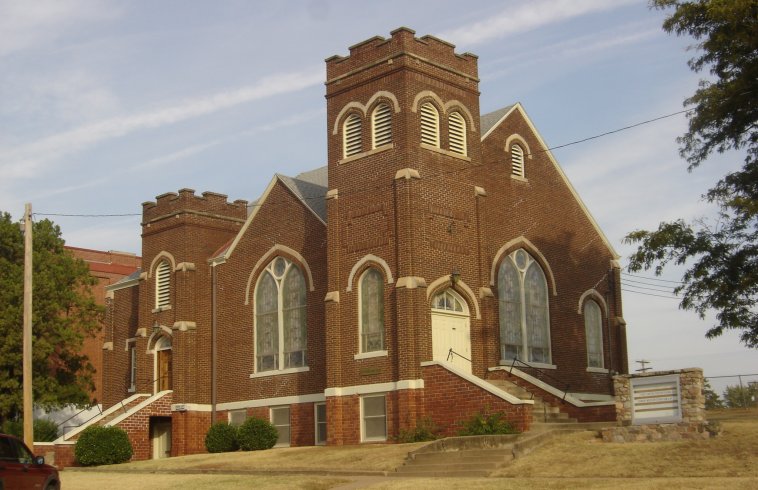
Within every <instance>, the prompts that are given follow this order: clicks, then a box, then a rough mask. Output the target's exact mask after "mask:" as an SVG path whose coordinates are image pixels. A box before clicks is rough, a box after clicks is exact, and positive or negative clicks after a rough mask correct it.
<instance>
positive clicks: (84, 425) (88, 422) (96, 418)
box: [53, 393, 150, 444]
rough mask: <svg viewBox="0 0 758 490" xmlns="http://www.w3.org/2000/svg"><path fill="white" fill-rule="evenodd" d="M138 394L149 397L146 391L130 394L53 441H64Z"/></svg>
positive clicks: (126, 403)
mask: <svg viewBox="0 0 758 490" xmlns="http://www.w3.org/2000/svg"><path fill="white" fill-rule="evenodd" d="M140 396H146V397H149V396H150V395H148V394H147V393H137V394H134V395H132V396H130V397H129V398H127V399H126V400H124V401H122V402H121V403H117V404H116V405H113V406H112V407H110V408H108V409H107V410H105V411H104V412H102V413H101V414H100V415H98V416H97V417H93V418H91V419H90V420H88V421H87V422H85V423H84V424H82V425H80V426H79V427H77V428H75V429H73V430H70V431H68V432H67V433H65V434H63V435H62V436H60V437H59V438H58V439H56V440H54V441H53V442H54V443H55V444H60V443H63V442H65V441H66V439H70V438H71V437H72V436H75V435H76V434H78V433H80V432H81V431H83V430H84V429H86V428H87V427H89V426H90V425H94V424H96V423H98V422H99V421H101V420H103V419H104V418H105V417H107V416H108V415H110V414H112V413H113V412H116V411H117V410H121V407H122V404H123V405H128V404H130V403H131V402H133V401H134V400H136V399H137V398H138V397H140ZM73 442H76V441H73Z"/></svg>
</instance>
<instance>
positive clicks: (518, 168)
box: [511, 145, 524, 177]
mask: <svg viewBox="0 0 758 490" xmlns="http://www.w3.org/2000/svg"><path fill="white" fill-rule="evenodd" d="M511 167H512V168H511V173H512V174H513V175H515V176H517V177H523V176H524V150H523V149H522V148H521V147H520V146H519V145H513V146H512V147H511Z"/></svg>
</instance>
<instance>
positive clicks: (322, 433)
mask: <svg viewBox="0 0 758 490" xmlns="http://www.w3.org/2000/svg"><path fill="white" fill-rule="evenodd" d="M314 407H315V408H314V409H315V410H316V413H315V418H316V444H317V445H321V444H326V403H316V404H315V406H314Z"/></svg>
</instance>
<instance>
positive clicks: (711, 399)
mask: <svg viewBox="0 0 758 490" xmlns="http://www.w3.org/2000/svg"><path fill="white" fill-rule="evenodd" d="M703 396H704V397H705V409H706V410H715V409H717V408H724V402H723V401H722V400H721V398H719V394H718V393H716V392H715V391H713V388H712V387H711V384H710V383H709V382H708V380H707V379H706V380H705V382H704V383H703Z"/></svg>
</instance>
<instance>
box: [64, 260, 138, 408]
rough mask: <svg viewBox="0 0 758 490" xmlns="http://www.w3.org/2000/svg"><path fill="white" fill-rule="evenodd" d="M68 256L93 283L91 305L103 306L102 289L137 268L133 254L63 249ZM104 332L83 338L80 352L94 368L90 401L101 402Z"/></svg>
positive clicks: (103, 290)
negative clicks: (78, 262)
mask: <svg viewBox="0 0 758 490" xmlns="http://www.w3.org/2000/svg"><path fill="white" fill-rule="evenodd" d="M65 248H66V250H68V251H69V252H71V254H72V255H73V256H74V257H76V258H78V259H82V260H83V261H84V262H86V263H87V266H88V267H89V272H90V275H91V276H92V277H94V278H95V279H97V284H95V285H94V286H93V287H92V294H93V295H94V296H95V302H96V303H97V304H99V305H103V306H105V303H106V301H105V300H106V292H105V288H106V286H110V285H111V284H115V283H117V282H118V281H120V280H121V279H123V278H124V277H127V276H129V275H130V274H132V273H134V272H135V271H136V270H138V269H139V268H140V267H141V259H140V257H138V256H136V255H135V254H133V253H128V252H116V251H113V250H109V251H107V252H106V251H102V250H90V249H88V248H79V247H69V246H66V247H65ZM104 338H105V332H104V331H103V330H100V332H98V334H97V335H95V336H94V337H88V338H86V339H84V346H83V348H82V353H83V354H85V355H86V356H87V357H88V358H89V360H90V362H91V363H92V366H93V367H94V368H95V376H94V381H95V390H94V391H93V392H92V396H91V400H92V401H93V402H97V403H101V402H102V400H103V341H104Z"/></svg>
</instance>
